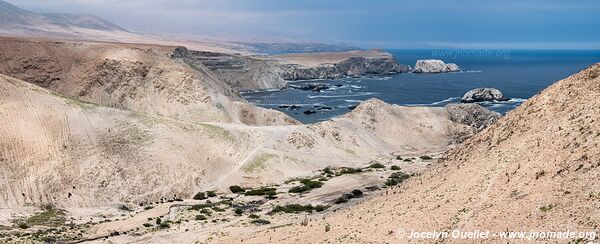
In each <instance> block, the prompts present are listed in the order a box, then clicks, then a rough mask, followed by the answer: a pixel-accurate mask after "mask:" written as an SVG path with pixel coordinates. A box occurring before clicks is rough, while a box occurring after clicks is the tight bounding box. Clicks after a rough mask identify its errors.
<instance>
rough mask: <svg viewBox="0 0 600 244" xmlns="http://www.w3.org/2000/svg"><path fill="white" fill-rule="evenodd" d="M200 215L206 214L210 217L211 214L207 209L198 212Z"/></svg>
mask: <svg viewBox="0 0 600 244" xmlns="http://www.w3.org/2000/svg"><path fill="white" fill-rule="evenodd" d="M200 213H202V214H206V215H208V216H210V215H211V214H212V212H211V211H210V209H207V208H205V209H202V210H200Z"/></svg>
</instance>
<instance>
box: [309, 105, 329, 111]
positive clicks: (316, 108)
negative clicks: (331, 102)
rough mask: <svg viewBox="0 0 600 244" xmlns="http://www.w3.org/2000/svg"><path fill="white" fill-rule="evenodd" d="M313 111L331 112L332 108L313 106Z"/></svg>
mask: <svg viewBox="0 0 600 244" xmlns="http://www.w3.org/2000/svg"><path fill="white" fill-rule="evenodd" d="M313 109H315V110H333V108H332V107H329V106H321V105H314V106H313Z"/></svg>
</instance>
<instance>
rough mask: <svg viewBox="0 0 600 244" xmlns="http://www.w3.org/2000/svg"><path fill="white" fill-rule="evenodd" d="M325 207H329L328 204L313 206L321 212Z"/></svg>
mask: <svg viewBox="0 0 600 244" xmlns="http://www.w3.org/2000/svg"><path fill="white" fill-rule="evenodd" d="M327 208H329V206H324V205H317V206H315V211H317V212H323V211H325V210H326V209H327Z"/></svg>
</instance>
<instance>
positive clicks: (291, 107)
mask: <svg viewBox="0 0 600 244" xmlns="http://www.w3.org/2000/svg"><path fill="white" fill-rule="evenodd" d="M301 108H302V107H301V106H297V105H292V106H290V110H298V109H301Z"/></svg>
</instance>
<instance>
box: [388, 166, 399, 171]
mask: <svg viewBox="0 0 600 244" xmlns="http://www.w3.org/2000/svg"><path fill="white" fill-rule="evenodd" d="M390 169H391V170H400V167H399V166H398V165H392V167H390Z"/></svg>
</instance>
